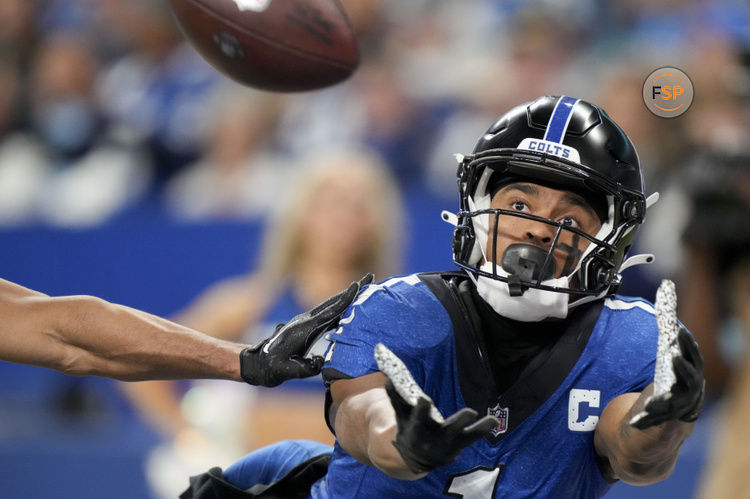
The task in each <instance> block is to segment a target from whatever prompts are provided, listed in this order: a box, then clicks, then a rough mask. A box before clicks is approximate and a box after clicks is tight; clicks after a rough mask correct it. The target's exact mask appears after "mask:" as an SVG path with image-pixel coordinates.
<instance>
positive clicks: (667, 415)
mask: <svg viewBox="0 0 750 499" xmlns="http://www.w3.org/2000/svg"><path fill="white" fill-rule="evenodd" d="M654 308H655V310H656V320H657V324H658V327H659V344H658V348H657V359H656V368H655V373H654V392H653V394H652V395H651V396H650V397H649V398H648V399H647V401H646V404H645V406H644V408H643V410H642V411H641V412H639V413H638V414H636V415H635V416H634V417H633V418H632V419H631V420H630V424H631V425H633V426H635V427H636V428H638V429H640V430H645V429H646V428H649V427H651V426H656V425H660V424H662V423H665V422H666V421H671V420H678V421H684V422H688V423H690V422H693V421H695V420H696V419H698V415H699V414H700V412H701V409H702V408H703V398H704V393H705V381H704V378H703V358H702V357H701V353H700V350H698V343H696V341H695V340H694V339H693V337H692V336H691V335H690V333H688V331H687V330H686V329H685V328H684V327H683V326H682V325H680V323H679V322H678V320H677V294H676V292H675V288H674V283H672V282H671V281H668V280H664V281H662V284H661V285H660V286H659V289H658V291H657V293H656V303H655V305H654Z"/></svg>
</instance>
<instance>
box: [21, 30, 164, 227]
mask: <svg viewBox="0 0 750 499" xmlns="http://www.w3.org/2000/svg"><path fill="white" fill-rule="evenodd" d="M87 46H88V43H87V40H86V39H85V38H79V37H77V36H75V35H71V34H67V33H60V34H55V35H51V36H48V37H47V38H45V40H44V41H43V43H42V44H41V45H40V46H39V50H38V55H37V57H36V59H35V64H34V67H33V72H32V75H31V76H32V80H31V88H32V93H31V96H32V101H31V102H32V109H31V113H32V123H33V129H34V131H35V134H36V136H37V137H38V139H39V141H40V143H41V146H42V148H43V149H44V152H45V155H46V161H47V166H48V167H50V168H51V169H52V171H51V173H50V178H49V180H48V181H47V182H46V183H44V184H41V185H39V186H38V187H39V188H40V189H41V191H40V192H39V199H40V201H39V203H40V212H41V216H42V217H43V218H44V219H45V220H47V221H49V222H51V223H54V224H60V225H73V226H81V225H84V226H85V225H93V224H97V223H100V222H102V221H104V220H106V219H107V218H109V217H110V216H111V215H112V214H114V213H116V212H117V211H119V210H120V209H121V208H122V207H123V206H124V205H125V204H126V203H128V202H130V201H132V200H134V199H137V198H138V196H139V195H141V194H142V193H143V192H144V190H145V188H146V187H147V185H148V178H149V175H150V171H149V167H148V163H147V162H146V161H145V159H144V158H143V157H142V152H141V151H139V150H138V149H137V148H133V147H132V146H131V147H127V146H126V145H123V144H121V143H119V142H118V141H117V140H116V138H115V137H113V136H112V135H111V134H110V129H109V128H108V126H107V122H106V121H105V119H104V117H103V116H102V115H101V113H100V111H99V109H98V108H97V106H96V101H95V99H94V81H95V79H96V75H97V70H98V61H97V59H96V57H95V56H94V54H92V53H91V52H90V51H89V50H88V48H87Z"/></svg>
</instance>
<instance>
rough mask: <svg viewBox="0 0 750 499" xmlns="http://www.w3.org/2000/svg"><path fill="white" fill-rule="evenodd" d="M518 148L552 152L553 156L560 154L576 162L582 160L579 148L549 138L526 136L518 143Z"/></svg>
mask: <svg viewBox="0 0 750 499" xmlns="http://www.w3.org/2000/svg"><path fill="white" fill-rule="evenodd" d="M518 148H519V149H525V150H527V151H536V152H543V153H547V154H552V155H553V156H559V157H561V158H563V159H567V160H570V161H573V162H575V163H580V162H581V155H580V154H578V151H577V150H575V149H573V148H572V147H570V146H566V145H564V144H559V143H557V142H550V141H549V140H543V139H532V138H526V139H523V140H522V141H521V143H520V144H518Z"/></svg>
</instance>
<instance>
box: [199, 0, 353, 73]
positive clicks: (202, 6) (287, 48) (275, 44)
mask: <svg viewBox="0 0 750 499" xmlns="http://www.w3.org/2000/svg"><path fill="white" fill-rule="evenodd" d="M187 1H188V2H190V3H192V4H193V5H195V6H196V7H198V8H200V9H201V10H203V11H204V12H206V13H207V14H208V15H210V16H211V17H213V18H214V19H217V20H220V21H222V22H224V23H226V24H227V25H228V26H231V27H232V28H234V29H236V30H237V31H240V32H242V33H244V34H246V35H249V36H251V37H253V38H255V39H256V40H260V41H262V42H264V43H265V44H266V45H269V46H271V47H274V48H277V49H280V50H284V51H286V52H289V53H292V54H296V55H304V56H307V57H310V58H311V59H313V60H315V61H319V62H323V63H325V64H328V65H330V66H333V67H336V68H338V69H345V70H347V71H350V72H351V71H353V70H354V68H356V67H357V63H358V61H354V62H353V63H352V64H345V63H342V62H340V61H337V60H335V59H331V58H328V57H324V56H321V55H318V54H315V53H313V52H308V51H305V50H302V49H299V48H297V47H294V46H291V45H288V44H285V43H281V42H278V41H275V40H272V39H270V38H266V37H265V36H263V35H261V34H260V33H258V32H256V31H252V30H249V29H247V28H245V27H243V26H241V25H239V24H236V23H234V22H232V21H231V20H229V19H227V18H225V17H222V16H220V15H219V14H218V13H216V12H215V11H214V10H212V9H211V8H209V7H208V6H207V5H205V4H204V3H203V2H201V1H200V0H187ZM347 26H349V23H348V22H347ZM349 28H350V31H351V26H349Z"/></svg>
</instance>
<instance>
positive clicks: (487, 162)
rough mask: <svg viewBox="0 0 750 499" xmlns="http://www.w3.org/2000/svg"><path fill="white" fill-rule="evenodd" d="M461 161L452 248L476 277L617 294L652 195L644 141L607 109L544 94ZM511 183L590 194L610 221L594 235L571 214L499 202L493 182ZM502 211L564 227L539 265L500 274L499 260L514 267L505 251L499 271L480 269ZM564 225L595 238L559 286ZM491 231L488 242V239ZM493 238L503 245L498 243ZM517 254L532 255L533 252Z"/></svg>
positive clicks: (522, 286) (520, 287)
mask: <svg viewBox="0 0 750 499" xmlns="http://www.w3.org/2000/svg"><path fill="white" fill-rule="evenodd" d="M457 159H458V161H459V166H458V188H459V193H460V211H459V212H458V213H457V214H456V218H454V219H453V223H454V224H455V226H456V227H455V231H454V236H453V248H452V249H453V260H454V262H455V263H456V264H457V265H458V266H459V267H462V268H464V269H465V270H467V271H469V272H470V273H472V274H473V275H474V276H480V275H481V276H485V277H489V278H492V279H496V280H500V281H503V282H506V283H507V284H508V287H509V289H510V293H511V295H519V294H523V293H524V292H525V290H526V289H528V288H538V289H542V290H547V291H555V292H563V293H569V294H571V295H580V296H579V297H580V298H586V297H588V300H590V299H593V298H595V297H601V296H606V295H610V294H614V293H615V291H616V289H617V287H618V286H619V283H620V279H621V278H620V270H621V267H622V264H623V261H624V260H625V257H626V254H627V252H628V249H629V247H630V245H631V241H632V239H633V236H634V235H635V232H636V229H637V228H638V226H639V225H640V224H641V223H642V222H643V219H644V216H645V212H646V198H645V195H644V186H643V178H642V175H641V166H640V162H639V159H638V154H637V153H636V150H635V147H633V144H632V143H631V142H630V139H628V137H627V135H625V133H624V132H623V131H622V129H620V127H619V126H617V124H615V122H614V121H612V119H610V117H609V116H607V113H605V112H604V110H602V109H601V108H599V107H598V106H596V105H594V104H591V103H589V102H586V101H583V100H579V99H575V98H572V97H567V96H545V97H541V98H539V99H537V100H535V101H533V102H530V103H526V104H522V105H520V106H518V107H516V108H514V109H512V110H510V111H509V112H507V113H506V114H504V115H503V116H501V117H500V118H499V119H498V120H497V121H496V122H495V123H494V124H493V125H492V126H491V127H490V128H489V129H488V130H487V132H485V134H484V135H483V136H482V137H481V138H480V139H479V142H478V143H477V145H476V147H475V148H474V152H473V153H472V154H469V155H465V156H462V155H457ZM511 181H526V182H532V183H537V184H541V185H544V186H549V187H553V188H556V189H565V190H571V191H574V192H577V193H579V194H581V195H582V196H583V197H584V199H586V200H587V201H589V202H590V204H591V205H592V207H593V206H598V207H599V209H598V210H597V212H598V213H600V218H601V219H602V227H601V229H600V230H599V232H598V233H597V234H596V235H595V236H591V235H589V234H586V233H585V232H583V231H581V230H579V229H577V228H575V227H571V226H569V225H568V224H566V223H564V222H561V221H555V220H551V219H547V218H542V217H538V216H534V215H532V214H529V213H525V212H519V211H513V210H503V209H491V208H490V202H491V196H492V194H493V191H492V187H493V186H497V185H503V183H508V182H511ZM493 215H494V216H493ZM500 215H504V216H514V217H521V218H526V219H531V220H535V221H537V222H542V223H546V224H549V225H552V226H554V227H555V234H556V235H555V237H554V238H553V242H552V243H551V247H550V248H549V250H548V251H547V253H546V255H544V254H543V256H542V257H541V260H540V258H539V256H538V255H537V256H536V258H534V257H533V256H529V260H527V263H528V262H531V267H532V271H529V272H525V271H516V272H512V273H511V275H508V273H507V272H503V273H498V272H497V267H499V266H501V265H502V266H503V267H505V258H504V259H503V262H498V263H493V264H492V271H491V272H488V271H487V266H485V269H484V270H482V269H480V266H481V264H482V263H483V262H484V261H485V256H484V254H483V246H482V245H483V244H484V242H486V238H487V237H488V236H487V234H488V228H487V224H488V223H489V220H490V219H491V218H492V219H494V220H495V222H494V223H495V224H497V219H498V218H499V217H500ZM482 216H485V218H484V219H483V220H484V222H482V223H483V224H484V228H483V229H482V230H478V229H479V226H480V225H481V224H478V218H477V217H482ZM446 220H447V218H446ZM495 229H497V225H496V227H495ZM564 231H570V232H572V233H573V234H570V233H568V234H567V235H568V236H571V237H577V238H585V239H586V240H588V241H589V244H588V246H587V247H586V249H585V250H584V251H582V252H580V254H579V255H578V258H577V261H576V262H575V263H574V264H573V265H571V268H568V269H567V270H565V272H568V271H569V273H568V274H567V276H568V277H569V279H567V285H566V286H559V285H557V283H554V284H552V285H551V284H549V282H551V281H548V280H547V279H549V277H550V272H549V267H550V266H553V267H554V258H553V252H554V251H555V250H556V245H557V244H558V240H560V235H561V234H564V233H565V232H564ZM481 233H483V234H484V236H483V237H485V241H482V240H481V237H479V238H478V236H479V235H480V234H481ZM494 234H497V230H495V231H494ZM495 237H497V236H495ZM490 244H493V253H494V248H495V246H494V245H496V244H497V242H496V241H491V242H490ZM532 249H533V248H532ZM557 249H560V248H557ZM644 256H647V257H649V258H647V259H645V261H643V262H636V263H645V262H648V261H650V259H651V257H650V255H644ZM512 258H515V259H519V258H520V259H521V260H522V261H524V260H523V259H524V254H523V253H520V254H516V255H513V256H512ZM516 263H518V262H516ZM534 266H536V271H534V268H533V267H534ZM509 267H511V268H514V265H510V266H509ZM540 267H541V269H540ZM515 268H518V267H517V265H516V266H515ZM545 268H546V269H547V271H546V272H545ZM506 270H507V269H506ZM502 274H504V275H502ZM545 281H546V282H547V283H545ZM588 300H587V301H588Z"/></svg>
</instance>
